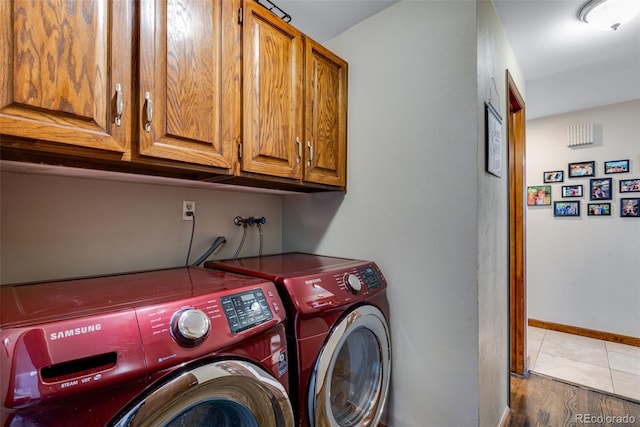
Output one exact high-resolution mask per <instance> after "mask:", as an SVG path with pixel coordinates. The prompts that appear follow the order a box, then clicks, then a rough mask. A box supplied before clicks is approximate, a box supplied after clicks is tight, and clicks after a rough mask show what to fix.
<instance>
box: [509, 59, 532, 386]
mask: <svg viewBox="0 0 640 427" xmlns="http://www.w3.org/2000/svg"><path fill="white" fill-rule="evenodd" d="M505 80H506V84H507V88H506V91H507V135H508V139H509V140H508V153H509V343H510V344H509V346H510V357H509V370H510V372H511V373H514V374H517V375H521V376H526V375H527V372H528V370H527V324H526V323H527V286H526V217H525V209H524V206H525V205H524V202H525V194H524V193H525V162H526V152H525V148H526V139H525V135H526V132H525V129H526V115H525V103H524V100H523V98H522V96H521V95H520V91H519V90H518V87H517V86H516V83H515V81H514V80H513V78H512V77H511V74H510V73H509V70H506V79H505Z"/></svg>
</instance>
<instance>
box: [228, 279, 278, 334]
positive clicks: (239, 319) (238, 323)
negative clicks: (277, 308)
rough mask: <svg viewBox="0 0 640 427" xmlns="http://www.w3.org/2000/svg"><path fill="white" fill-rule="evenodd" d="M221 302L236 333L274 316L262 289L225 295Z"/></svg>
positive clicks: (231, 328)
mask: <svg viewBox="0 0 640 427" xmlns="http://www.w3.org/2000/svg"><path fill="white" fill-rule="evenodd" d="M220 303H221V304H222V309H223V311H224V314H225V316H226V317H227V321H228V322H229V329H230V330H231V332H232V333H234V334H235V333H238V332H240V331H244V330H245V329H248V328H251V327H252V326H255V325H259V324H261V323H263V322H266V321H268V320H271V319H272V318H273V314H272V313H271V309H270V308H269V304H268V303H267V300H266V298H265V297H264V293H263V292H262V289H253V290H251V291H248V292H242V293H240V294H235V295H229V296H225V297H222V298H220Z"/></svg>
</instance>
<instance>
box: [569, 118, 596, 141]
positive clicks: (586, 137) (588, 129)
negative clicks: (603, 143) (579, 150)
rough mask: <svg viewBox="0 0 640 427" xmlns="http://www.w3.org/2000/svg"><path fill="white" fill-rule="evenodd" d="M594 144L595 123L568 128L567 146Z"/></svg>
mask: <svg viewBox="0 0 640 427" xmlns="http://www.w3.org/2000/svg"><path fill="white" fill-rule="evenodd" d="M590 144H593V123H584V124H580V125H571V126H567V146H568V147H578V146H582V145H590Z"/></svg>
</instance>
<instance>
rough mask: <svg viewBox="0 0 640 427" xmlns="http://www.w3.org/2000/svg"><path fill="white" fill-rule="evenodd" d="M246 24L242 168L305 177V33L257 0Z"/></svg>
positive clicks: (250, 3)
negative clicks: (302, 156)
mask: <svg viewBox="0 0 640 427" xmlns="http://www.w3.org/2000/svg"><path fill="white" fill-rule="evenodd" d="M244 9H245V10H244V24H243V50H242V52H243V78H244V80H243V89H242V94H243V150H242V170H243V171H245V172H256V173H261V174H266V175H273V176H279V177H286V178H296V179H300V178H302V175H301V171H302V168H301V166H302V165H301V154H302V148H303V147H302V144H303V138H304V136H303V134H302V132H303V128H302V125H303V123H302V117H303V104H302V103H303V98H302V95H303V92H302V89H303V86H302V85H303V81H302V80H303V77H304V76H303V72H302V71H303V66H304V64H303V53H304V51H303V45H302V43H303V40H302V34H301V33H300V32H299V31H298V30H296V29H295V28H293V27H292V26H291V25H289V24H287V23H285V22H284V21H282V20H281V19H280V18H278V17H277V16H275V15H273V14H272V13H271V12H269V11H268V10H266V9H264V8H263V7H262V6H260V5H258V4H257V3H255V2H254V1H246V2H245V7H244Z"/></svg>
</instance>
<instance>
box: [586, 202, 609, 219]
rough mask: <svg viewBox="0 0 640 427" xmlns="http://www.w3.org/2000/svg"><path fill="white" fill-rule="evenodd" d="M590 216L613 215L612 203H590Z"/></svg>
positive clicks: (588, 207)
mask: <svg viewBox="0 0 640 427" xmlns="http://www.w3.org/2000/svg"><path fill="white" fill-rule="evenodd" d="M587 215H588V216H611V203H588V204H587Z"/></svg>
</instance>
